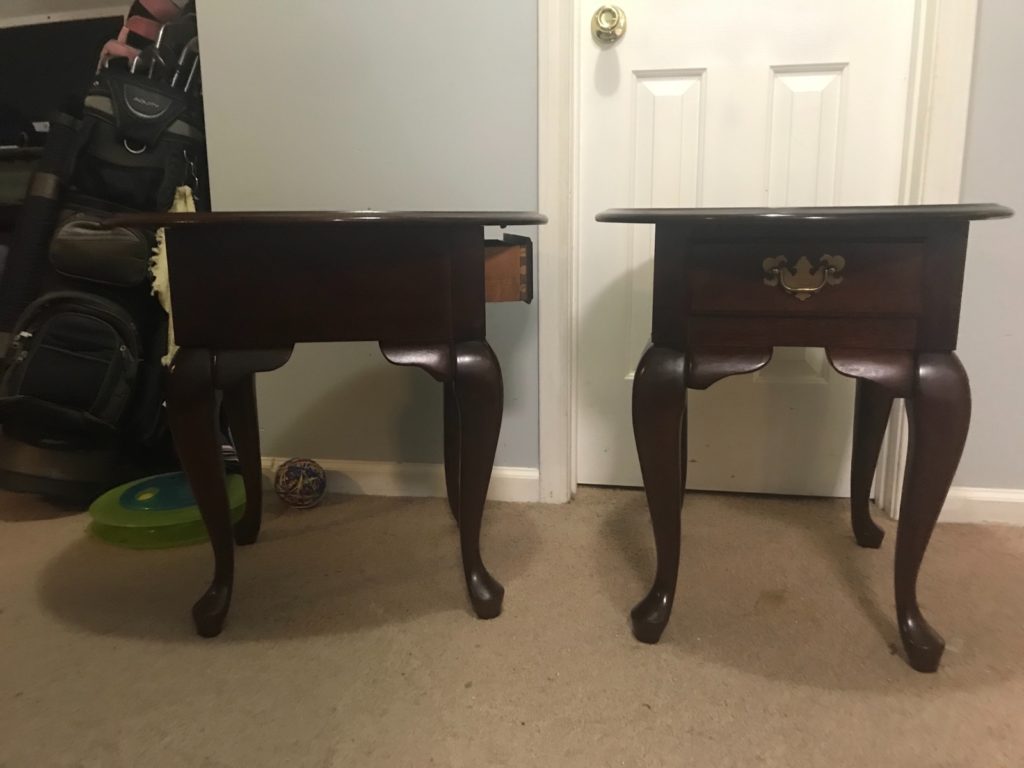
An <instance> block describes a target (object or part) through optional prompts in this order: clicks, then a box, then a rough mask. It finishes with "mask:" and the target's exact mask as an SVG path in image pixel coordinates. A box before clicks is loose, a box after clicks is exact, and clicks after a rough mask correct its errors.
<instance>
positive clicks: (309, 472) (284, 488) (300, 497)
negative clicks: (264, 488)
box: [274, 459, 327, 509]
mask: <svg viewBox="0 0 1024 768" xmlns="http://www.w3.org/2000/svg"><path fill="white" fill-rule="evenodd" d="M274 490H275V491H277V495H278V496H280V497H281V501H283V502H284V503H285V504H288V505H289V506H292V507H295V508H296V509H309V508H310V507H315V506H316V505H317V504H319V503H320V501H321V500H322V499H323V497H324V494H325V493H327V473H326V472H324V468H323V467H321V466H320V465H319V464H317V463H316V462H315V461H313V460H312V459H288V461H286V462H284V464H282V465H281V466H280V467H278V468H277V474H276V475H275V476H274Z"/></svg>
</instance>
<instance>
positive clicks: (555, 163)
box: [537, 0, 978, 517]
mask: <svg viewBox="0 0 1024 768" xmlns="http://www.w3.org/2000/svg"><path fill="white" fill-rule="evenodd" d="M591 5H593V6H594V9H596V7H597V5H598V3H597V2H596V0H591V2H590V3H589V4H586V5H585V4H584V3H583V2H582V0H538V2H537V23H538V114H537V117H538V141H539V151H538V162H539V172H538V176H539V190H538V193H539V195H538V197H539V206H540V210H541V211H542V212H543V213H545V214H547V216H548V222H549V223H548V224H547V226H544V227H540V229H539V235H538V242H537V253H538V264H537V273H538V281H539V294H540V304H539V312H540V318H539V323H540V327H539V366H540V498H541V501H545V502H552V503H562V502H566V501H569V500H570V499H571V498H572V496H573V494H574V493H575V492H576V382H577V370H576V369H577V363H576V360H577V354H576V350H577V318H578V290H577V287H578V272H579V252H578V250H577V243H578V232H577V230H578V223H577V222H578V204H577V201H578V196H577V190H578V185H579V154H578V147H579V83H578V82H577V78H576V73H577V71H578V61H579V57H578V51H577V50H576V33H577V26H578V25H579V24H581V23H583V22H584V21H585V18H584V15H585V14H586V15H589V13H590V12H591V8H590V6H591ZM977 8H978V2H977V0H916V10H915V33H914V42H913V53H912V57H913V58H912V61H911V76H910V89H911V94H912V96H911V98H910V99H909V100H908V112H907V127H906V134H905V139H904V146H905V152H904V165H903V173H902V182H901V188H900V202H901V203H904V204H912V203H938V202H957V201H959V199H960V179H961V174H962V169H963V154H964V145H965V139H966V134H967V114H968V108H969V101H970V89H971V71H972V67H973V60H974V31H975V23H976V20H977ZM626 10H627V12H628V10H629V9H628V7H627V8H626ZM624 439H625V436H624ZM906 447H907V429H906V418H905V411H904V409H903V404H902V401H899V403H898V405H897V407H896V408H894V409H893V414H892V417H891V419H890V424H889V431H888V435H887V437H886V442H885V445H884V446H883V449H882V455H881V457H880V459H879V467H878V475H877V477H876V485H875V496H876V499H877V500H878V502H879V504H880V505H881V506H882V507H883V508H884V509H886V510H887V511H889V513H890V514H891V515H892V516H894V517H895V510H897V509H898V508H899V499H900V490H901V487H902V483H903V469H904V465H905V462H906Z"/></svg>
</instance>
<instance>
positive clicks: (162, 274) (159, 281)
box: [149, 187, 196, 368]
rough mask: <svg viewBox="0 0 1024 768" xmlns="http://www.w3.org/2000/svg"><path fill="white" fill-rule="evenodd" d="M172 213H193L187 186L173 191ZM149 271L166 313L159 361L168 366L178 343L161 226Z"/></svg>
mask: <svg viewBox="0 0 1024 768" xmlns="http://www.w3.org/2000/svg"><path fill="white" fill-rule="evenodd" d="M171 212H172V213H195V212H196V203H195V200H193V199H192V190H191V188H189V187H178V189H177V190H176V191H175V193H174V203H173V204H172V205H171ZM149 271H150V273H151V274H152V275H153V294H154V295H155V296H156V297H157V300H158V301H159V302H160V306H161V307H163V308H164V312H166V313H167V354H166V355H164V356H163V358H162V359H161V361H160V362H162V363H163V364H164V365H166V366H167V367H168V368H170V366H171V361H172V360H174V355H175V354H176V353H177V351H178V345H177V344H175V343H174V314H173V313H172V312H171V280H170V276H169V275H168V272H167V238H166V237H165V236H164V230H163V228H162V227H161V228H160V229H158V230H157V231H156V247H155V248H154V249H153V258H151V259H150V260H149Z"/></svg>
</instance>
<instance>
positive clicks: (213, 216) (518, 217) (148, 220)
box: [104, 211, 548, 227]
mask: <svg viewBox="0 0 1024 768" xmlns="http://www.w3.org/2000/svg"><path fill="white" fill-rule="evenodd" d="M547 221H548V218H547V216H544V215H543V214H540V213H536V212H534V211H224V212H217V213H122V214H115V215H113V216H111V217H110V218H108V219H106V220H105V221H104V224H105V225H106V226H108V227H176V226H182V225H189V226H204V225H205V226H210V225H238V224H241V225H246V226H262V225H268V224H331V223H337V224H375V223H377V224H419V225H433V224H437V225H452V224H477V225H481V226H497V227H507V226H513V225H529V224H546V223H547Z"/></svg>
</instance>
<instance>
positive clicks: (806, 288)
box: [762, 253, 846, 301]
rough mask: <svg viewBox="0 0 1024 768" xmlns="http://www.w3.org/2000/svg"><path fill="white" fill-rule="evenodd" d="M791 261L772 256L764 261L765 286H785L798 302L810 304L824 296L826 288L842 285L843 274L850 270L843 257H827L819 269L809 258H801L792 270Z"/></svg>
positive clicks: (820, 262)
mask: <svg viewBox="0 0 1024 768" xmlns="http://www.w3.org/2000/svg"><path fill="white" fill-rule="evenodd" d="M788 264H789V260H788V259H787V258H786V257H785V256H771V257H769V258H767V259H765V260H764V262H763V264H762V267H763V268H764V273H765V278H764V284H765V285H769V286H772V287H775V286H776V285H781V286H782V290H784V291H785V292H786V293H788V294H789V295H790V296H795V297H796V298H797V300H798V301H807V299H809V298H811V296H813V295H814V294H816V293H820V292H821V290H822V289H823V288H824V287H825V286H826V285H839V284H840V283H841V282H843V277H842V275H840V274H839V273H840V272H842V271H843V267H845V266H846V259H844V258H843V257H842V256H829V255H828V254H827V253H826V254H825V255H823V256H822V257H821V259H819V260H818V267H817V269H815V268H814V267H813V266H811V262H810V261H809V260H808V259H807V257H806V256H801V257H800V258H799V260H797V262H796V266H794V267H793V268H792V269H790V268H789V267H788V266H787V265H788Z"/></svg>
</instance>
